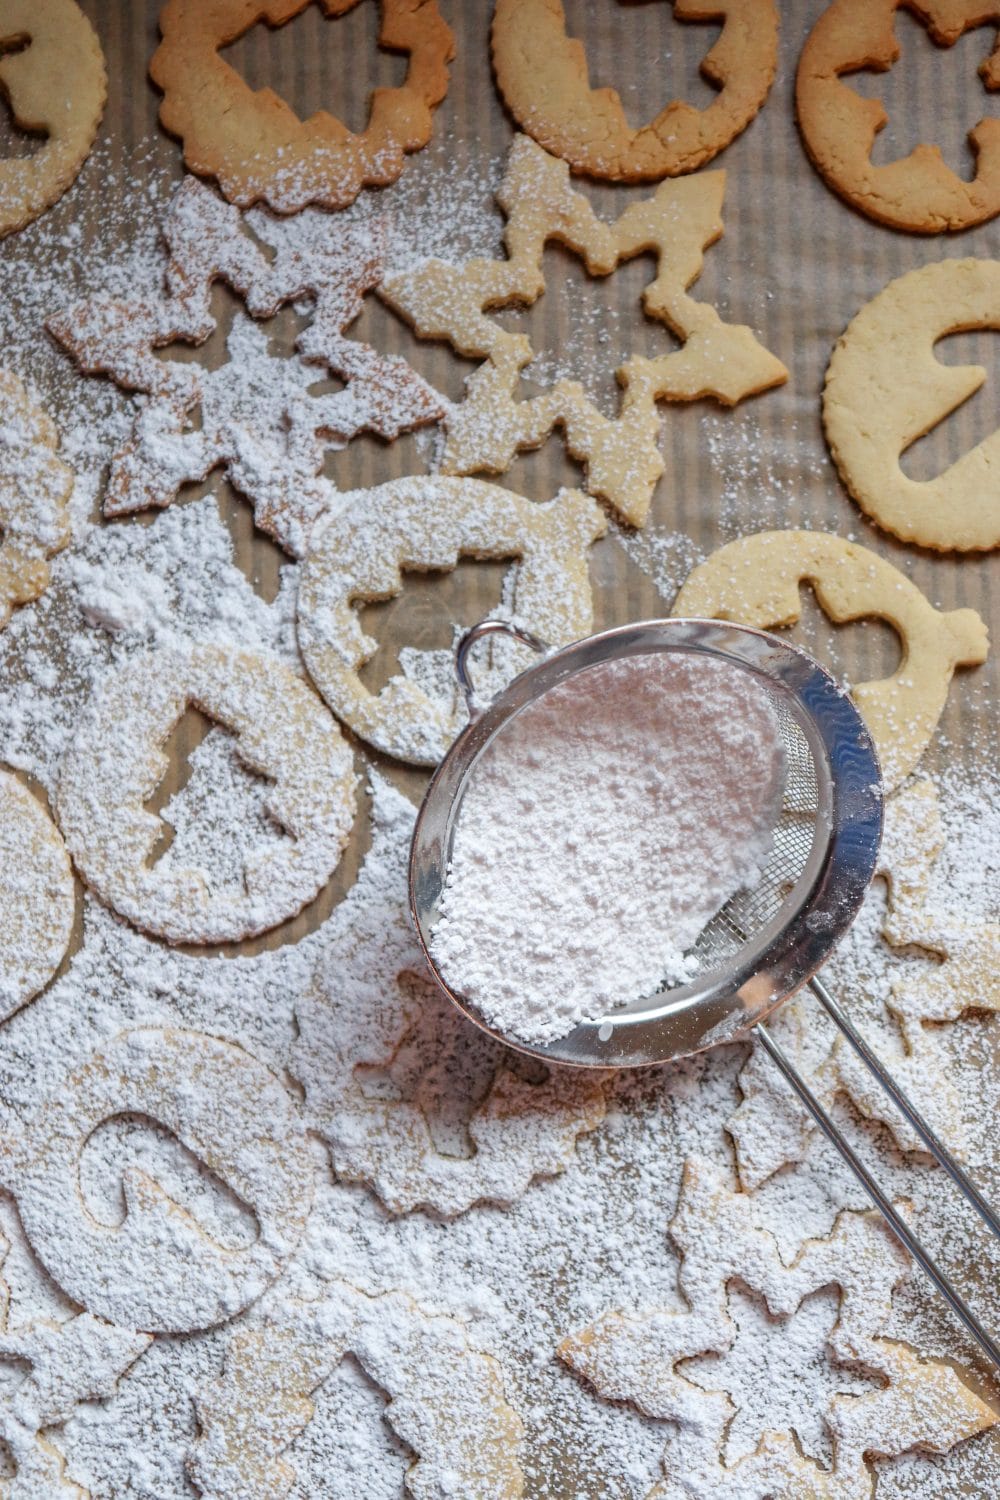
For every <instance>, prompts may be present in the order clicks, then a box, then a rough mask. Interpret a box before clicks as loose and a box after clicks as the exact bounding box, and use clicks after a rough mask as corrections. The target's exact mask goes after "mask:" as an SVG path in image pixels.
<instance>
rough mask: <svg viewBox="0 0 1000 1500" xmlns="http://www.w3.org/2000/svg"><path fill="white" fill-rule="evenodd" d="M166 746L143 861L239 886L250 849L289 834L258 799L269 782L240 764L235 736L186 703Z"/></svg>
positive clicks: (220, 884) (150, 806)
mask: <svg viewBox="0 0 1000 1500" xmlns="http://www.w3.org/2000/svg"><path fill="white" fill-rule="evenodd" d="M170 748H172V749H173V751H174V754H172V755H171V757H170V759H171V768H170V771H169V772H168V774H167V775H166V776H165V777H164V779H163V781H162V782H161V783H160V785H159V787H158V788H157V789H156V792H155V793H154V796H153V798H152V799H151V800H150V801H149V802H147V803H146V808H147V811H150V812H153V811H155V812H156V813H157V815H158V816H159V818H160V821H161V824H162V828H163V832H162V833H161V835H160V838H159V841H158V843H157V845H156V847H155V848H154V850H153V853H152V856H151V858H150V861H149V867H150V868H154V867H155V866H156V865H158V864H160V862H161V861H164V860H165V861H166V864H167V866H170V865H193V866H195V867H197V868H198V869H200V870H201V871H202V872H203V873H204V875H205V876H206V878H207V879H208V880H209V881H210V883H211V884H212V885H213V886H214V887H216V888H224V887H227V886H232V887H234V888H236V889H238V890H239V891H240V892H241V893H242V892H243V891H244V889H245V885H244V869H245V863H246V859H247V856H248V855H249V854H250V852H251V851H252V850H256V849H259V847H260V846H261V845H262V844H273V843H280V842H282V841H284V840H285V839H287V838H288V837H289V835H288V834H287V833H286V832H285V831H284V830H283V829H280V828H278V827H277V825H276V824H275V823H274V821H273V820H272V819H271V818H270V817H269V816H268V814H267V812H266V809H265V806H264V803H265V800H266V798H267V796H268V794H269V792H270V790H271V788H272V787H273V786H274V785H275V782H274V781H273V780H271V779H270V778H268V777H265V776H261V775H259V774H258V773H257V772H255V771H253V770H251V769H250V767H248V766H247V765H246V763H245V762H244V760H243V759H242V758H241V756H240V751H239V739H238V737H237V736H235V735H233V734H231V733H230V732H229V730H227V729H226V728H224V727H223V726H221V725H219V724H216V723H215V722H214V721H213V720H212V719H211V718H209V717H208V716H207V715H206V714H204V713H202V712H201V711H200V710H199V709H198V708H196V707H194V706H192V705H189V706H188V708H187V709H186V711H185V713H184V714H183V716H182V717H181V719H180V720H179V722H178V723H177V725H175V727H174V731H173V734H172V735H171V739H170Z"/></svg>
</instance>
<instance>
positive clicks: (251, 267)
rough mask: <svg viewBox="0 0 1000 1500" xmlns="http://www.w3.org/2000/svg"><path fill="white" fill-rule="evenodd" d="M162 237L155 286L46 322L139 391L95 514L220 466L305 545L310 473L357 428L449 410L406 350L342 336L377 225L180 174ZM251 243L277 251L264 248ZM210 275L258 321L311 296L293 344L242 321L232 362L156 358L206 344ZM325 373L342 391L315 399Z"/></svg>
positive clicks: (363, 288)
mask: <svg viewBox="0 0 1000 1500" xmlns="http://www.w3.org/2000/svg"><path fill="white" fill-rule="evenodd" d="M249 230H252V232H253V236H256V238H254V237H252V235H251V233H250V232H248V231H249ZM163 236H164V239H165V241H166V244H167V247H168V250H169V253H170V262H169V265H168V268H167V272H166V278H165V290H164V292H163V293H162V294H161V295H159V296H153V297H147V298H139V299H137V300H136V301H134V302H123V301H117V300H115V299H112V298H109V297H105V296H97V297H92V298H89V299H86V300H84V301H81V302H78V303H76V304H74V305H73V306H71V307H68V308H66V309H65V310H64V311H63V312H61V313H59V314H57V315H56V316H55V317H53V318H51V319H50V320H49V323H48V327H49V329H50V331H51V332H52V333H53V334H54V335H55V337H56V338H57V339H58V340H59V341H60V343H62V344H64V345H65V346H66V348H67V349H68V350H69V351H70V353H71V354H72V355H73V358H74V359H75V360H76V362H77V364H78V365H79V366H80V368H81V369H82V370H85V371H87V372H88V373H91V374H106V375H110V376H111V377H112V379H114V380H116V381H117V382H118V384H119V385H121V386H123V387H125V389H127V390H133V391H138V392H141V393H143V394H144V395H145V396H146V397H147V400H146V401H145V403H144V404H143V405H142V406H141V408H140V411H139V414H138V416H137V419H136V423H135V428H134V431H133V434H132V437H131V438H130V440H129V441H128V442H127V443H126V444H125V445H124V447H122V448H121V449H120V450H119V451H118V452H117V453H116V454H115V456H114V458H113V460H112V465H111V475H110V479H109V482H108V489H107V494H106V496H105V500H104V513H105V515H108V516H117V515H123V514H125V513H127V512H130V511H137V510H144V509H146V508H147V507H149V506H164V505H169V504H171V502H172V501H173V500H175V499H176V497H177V493H178V490H179V489H180V487H181V485H182V484H186V483H190V482H192V481H198V480H202V479H204V478H206V476H207V475H208V474H209V473H210V472H211V471H212V470H213V469H216V468H223V469H224V470H225V471H226V473H227V475H228V477H229V479H230V480H231V481H232V483H233V484H234V485H235V486H236V488H237V489H239V490H240V491H241V492H242V493H243V494H245V495H246V496H247V498H248V499H249V500H251V501H252V502H253V505H254V514H255V518H256V521H257V524H258V525H259V526H260V527H261V528H262V529H264V530H265V531H268V532H270V533H271V535H273V536H274V537H275V538H276V539H277V541H279V542H280V543H281V545H282V546H283V547H284V548H285V549H286V550H287V551H289V552H291V553H292V554H293V555H300V554H301V553H302V551H303V550H304V547H305V542H306V537H307V534H308V529H309V526H310V525H311V522H312V521H313V519H314V518H315V515H316V514H317V513H318V511H319V510H320V509H322V508H323V506H324V505H325V504H326V503H327V498H328V495H329V492H330V486H329V484H326V483H323V482H321V481H318V478H317V476H318V475H319V470H320V468H321V466H322V462H323V456H324V453H325V452H326V450H327V449H328V448H331V447H342V446H343V445H344V444H345V443H347V442H349V441H350V440H351V438H353V437H355V436H357V435H358V434H359V433H361V432H371V433H375V434H376V435H377V436H379V437H381V438H384V439H386V440H390V439H392V438H395V437H398V436H399V434H400V433H401V432H406V431H409V430H410V429H412V428H414V427H418V426H421V425H423V424H425V423H428V422H435V421H437V420H438V419H439V418H440V416H441V415H442V412H443V410H444V407H443V403H442V400H441V398H440V396H438V394H437V393H436V392H435V391H433V390H432V389H431V388H430V386H428V385H427V384H426V383H425V382H424V381H423V380H421V379H420V377H419V376H418V375H416V374H415V373H414V371H413V370H411V369H410V367H409V365H407V363H406V362H405V360H403V359H400V358H398V357H397V356H395V355H382V354H378V353H377V352H376V351H375V350H374V349H372V348H371V347H370V346H369V345H367V344H364V343H362V342H360V341H358V340H356V339H351V338H349V337H348V336H347V332H346V330H347V328H348V327H349V325H350V324H351V323H352V322H353V320H354V319H355V318H356V317H357V316H358V314H359V313H360V312H361V309H362V306H363V302H364V297H365V295H366V293H367V292H369V291H371V290H373V289H374V288H375V287H376V286H377V285H378V283H379V281H380V280H381V278H382V274H383V265H384V257H385V227H384V225H383V223H382V222H381V221H377V220H376V221H372V222H368V223H365V224H345V223H343V222H341V221H338V220H331V219H330V217H329V216H324V215H321V214H318V213H312V214H304V215H300V216H299V217H298V218H297V219H296V220H295V221H292V222H285V221H281V220H278V219H275V218H274V217H273V216H271V215H269V214H266V213H264V212H263V211H262V210H256V211H255V212H253V213H251V214H249V215H247V217H246V219H244V217H243V216H242V215H241V214H240V212H239V210H238V209H235V208H233V207H231V206H230V205H229V204H227V203H224V202H223V201H222V200H221V199H220V198H219V197H218V196H217V195H216V194H215V193H214V192H212V190H211V189H210V188H207V187H205V186H204V184H202V183H199V182H196V181H195V180H194V179H192V178H189V179H187V181H185V182H184V183H183V184H182V186H181V187H180V188H179V190H178V192H177V194H176V196H175V197H174V199H173V202H172V203H171V205H170V208H169V210H168V212H167V216H166V221H165V223H164V226H163ZM258 241H263V243H264V244H265V245H266V246H268V247H270V250H271V251H272V256H271V257H270V258H269V257H268V255H267V254H266V253H265V250H264V249H263V248H262V247H261V244H260V243H258ZM218 281H222V282H225V283H226V284H228V286H229V287H230V288H231V289H232V290H233V291H234V292H235V293H236V294H237V295H238V296H239V297H240V298H241V299H242V301H243V303H244V306H245V307H246V310H247V312H249V313H250V314H251V316H252V317H253V318H256V319H268V318H271V317H273V316H274V315H275V313H277V312H278V310H279V308H281V307H284V306H287V305H289V304H292V305H296V306H301V305H302V304H308V305H309V308H310V312H311V317H310V322H309V324H308V326H307V327H306V328H305V329H304V331H303V332H302V333H301V334H300V336H299V338H298V341H297V349H298V354H297V355H294V356H291V357H289V358H287V359H283V358H277V357H275V356H273V355H272V354H271V353H270V352H269V348H268V339H267V336H266V334H265V332H264V330H262V329H259V328H257V327H256V326H255V325H254V324H253V323H251V322H250V321H249V319H247V318H246V317H244V316H238V317H237V318H236V319H235V321H234V323H233V326H232V330H231V332H230V334H229V340H228V354H229V359H228V362H227V363H225V364H223V365H221V366H220V367H219V368H218V369H216V370H209V369H206V368H205V367H204V366H203V365H201V364H198V363H194V362H192V361H191V360H184V359H163V358H160V357H159V354H158V352H157V351H159V350H161V349H167V348H168V347H169V346H170V345H174V344H189V345H191V344H194V345H198V344H202V343H204V342H205V340H206V339H207V338H208V337H209V336H210V335H211V333H212V332H213V330H214V329H215V327H216V319H215V317H214V316H213V313H212V309H211V293H212V288H213V285H214V284H215V283H216V282H218ZM330 373H332V374H334V375H336V376H338V377H339V378H340V379H341V380H342V381H343V382H344V388H343V389H342V390H336V391H334V392H332V393H328V394H325V395H313V394H311V388H312V387H313V386H315V385H317V384H318V383H320V382H321V381H323V380H324V379H325V378H326V376H327V375H328V374H330Z"/></svg>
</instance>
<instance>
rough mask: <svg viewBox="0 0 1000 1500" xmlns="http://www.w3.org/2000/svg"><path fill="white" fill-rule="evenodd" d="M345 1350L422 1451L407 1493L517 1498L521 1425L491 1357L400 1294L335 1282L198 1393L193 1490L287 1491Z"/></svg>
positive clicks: (246, 1342) (255, 1338)
mask: <svg viewBox="0 0 1000 1500" xmlns="http://www.w3.org/2000/svg"><path fill="white" fill-rule="evenodd" d="M347 1354H352V1355H353V1356H354V1358H355V1359H356V1360H357V1361H358V1363H359V1364H360V1365H361V1367H362V1369H363V1370H364V1371H365V1372H366V1374H367V1375H368V1377H369V1379H370V1380H372V1381H374V1382H375V1383H376V1384H377V1385H378V1386H379V1387H380V1388H381V1389H382V1390H384V1391H386V1392H387V1393H388V1396H389V1404H388V1407H387V1410H386V1418H387V1420H388V1422H389V1424H390V1426H391V1427H392V1428H393V1429H394V1430H395V1431H396V1433H397V1434H398V1435H399V1437H400V1438H402V1439H403V1441H404V1442H406V1443H407V1444H408V1445H409V1446H410V1447H411V1448H412V1449H413V1451H414V1453H415V1454H416V1455H417V1459H416V1462H415V1464H414V1465H413V1467H412V1468H411V1469H410V1471H409V1473H408V1474H407V1476H406V1488H407V1493H408V1494H410V1495H412V1496H414V1497H416V1500H422V1497H425V1500H432V1497H435V1496H445V1495H455V1496H459V1495H460V1496H461V1497H462V1500H520V1497H521V1496H522V1495H523V1494H524V1475H523V1473H522V1469H521V1456H522V1448H523V1442H524V1429H523V1426H522V1423H521V1419H520V1417H519V1416H518V1415H517V1413H516V1412H515V1411H514V1409H513V1408H512V1407H511V1406H510V1405H509V1403H508V1401H507V1399H506V1396H505V1394H504V1385H503V1374H502V1371H501V1368H500V1366H499V1364H498V1363H497V1361H496V1360H495V1359H494V1358H493V1357H492V1356H491V1355H489V1354H485V1353H483V1352H482V1351H481V1350H479V1349H476V1348H475V1347H474V1346H473V1345H472V1343H471V1342H470V1340H469V1336H468V1334H467V1333H466V1330H465V1329H464V1328H463V1327H462V1325H461V1324H460V1323H457V1322H456V1321H455V1320H454V1319H452V1318H447V1317H440V1316H438V1317H435V1316H433V1315H432V1314H430V1313H427V1312H425V1311H424V1310H423V1309H422V1308H421V1307H419V1306H418V1305H417V1303H415V1302H414V1301H413V1300H412V1298H410V1297H408V1296H407V1295H406V1294H405V1293H404V1292H397V1291H392V1292H384V1293H382V1295H381V1296H374V1297H373V1296H366V1295H365V1293H364V1292H360V1291H357V1290H356V1289H355V1288H354V1287H352V1286H349V1285H348V1284H347V1283H346V1282H342V1281H338V1282H334V1283H333V1284H332V1285H331V1286H330V1287H329V1288H328V1290H327V1292H326V1295H325V1296H324V1297H323V1298H322V1299H321V1300H319V1301H316V1302H304V1301H299V1302H296V1301H292V1300H290V1299H285V1300H284V1301H283V1302H281V1303H280V1304H279V1306H278V1308H277V1309H276V1310H274V1311H271V1310H269V1314H268V1322H267V1324H266V1325H265V1326H264V1327H254V1328H248V1329H245V1330H243V1331H241V1332H240V1333H238V1334H237V1335H236V1336H235V1338H234V1339H233V1340H232V1342H231V1343H230V1345H229V1348H228V1350H227V1352H226V1363H225V1368H224V1370H223V1372H222V1374H221V1375H220V1377H219V1379H218V1380H216V1381H215V1382H214V1383H213V1384H212V1385H211V1386H210V1387H208V1388H207V1389H206V1390H204V1391H203V1392H202V1393H201V1395H200V1396H199V1397H198V1398H197V1403H196V1404H197V1411H198V1423H199V1435H198V1438H197V1439H196V1441H195V1443H194V1444H193V1447H192V1450H191V1454H190V1457H189V1460H188V1471H189V1473H190V1475H191V1477H192V1479H193V1480H194V1482H195V1483H196V1484H197V1486H198V1488H199V1490H200V1491H201V1492H202V1493H203V1494H205V1495H211V1496H214V1497H220V1500H221V1497H225V1496H229V1497H232V1500H237V1497H240V1496H254V1497H255V1500H256V1497H264V1496H268V1497H278V1496H283V1495H287V1494H289V1493H290V1492H291V1491H292V1489H293V1488H294V1487H295V1485H296V1477H297V1476H296V1470H295V1457H294V1453H289V1451H288V1450H289V1448H290V1446H291V1444H292V1442H293V1441H294V1439H295V1438H296V1437H297V1436H298V1435H299V1434H300V1433H302V1432H303V1431H304V1430H305V1429H306V1428H307V1427H308V1425H309V1423H310V1421H311V1420H312V1417H313V1413H314V1411H315V1405H314V1402H313V1400H312V1397H313V1396H314V1394H315V1392H316V1391H317V1390H318V1388H319V1386H320V1385H321V1384H322V1383H323V1381H324V1380H327V1379H328V1378H329V1376H330V1374H331V1373H332V1371H333V1370H335V1369H336V1367H337V1365H338V1364H339V1363H340V1361H341V1360H342V1359H343V1358H344V1356H345V1355H347Z"/></svg>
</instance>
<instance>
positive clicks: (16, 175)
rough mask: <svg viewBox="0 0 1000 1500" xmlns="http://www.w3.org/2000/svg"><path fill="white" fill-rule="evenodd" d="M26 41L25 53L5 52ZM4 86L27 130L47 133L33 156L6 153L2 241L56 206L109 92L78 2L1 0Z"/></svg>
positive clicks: (0, 204)
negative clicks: (5, 236) (15, 44)
mask: <svg viewBox="0 0 1000 1500" xmlns="http://www.w3.org/2000/svg"><path fill="white" fill-rule="evenodd" d="M25 40H26V41H27V42H28V45H27V46H26V47H25V48H24V49H23V50H18V51H14V52H9V51H7V49H8V48H10V47H11V45H12V44H14V43H19V42H22V41H25ZM0 89H2V90H3V93H4V94H5V96H6V97H7V99H8V100H9V102H10V109H11V114H12V115H13V118H14V122H15V124H17V125H19V126H20V127H21V129H22V130H38V131H44V132H45V137H46V138H45V141H44V143H43V144H42V145H40V146H39V148H38V150H37V151H35V152H34V153H33V154H32V155H31V156H27V157H20V158H12V157H8V158H0V238H2V237H3V236H4V235H5V234H10V233H11V231H12V230H14V229H23V228H24V226H25V225H26V224H30V223H31V221H32V219H37V218H38V215H39V214H41V213H44V212H45V210H46V209H47V208H51V206H52V204H53V203H55V201H56V199H57V198H61V197H62V195H63V193H64V192H65V191H66V189H67V188H68V187H69V186H70V184H71V183H72V182H74V181H75V180H76V175H77V173H78V172H79V170H80V168H81V167H82V166H83V164H84V162H85V161H86V159H87V157H88V156H89V154H90V148H91V146H92V145H93V144H94V137H95V136H96V135H97V127H98V125H99V124H100V123H101V116H102V114H103V113H104V104H105V100H106V99H107V96H108V76H107V72H106V70H105V67H104V53H103V52H102V51H101V44H100V42H99V41H98V40H97V36H96V34H95V32H94V28H93V27H92V26H91V24H90V22H89V21H88V20H87V17H86V16H85V15H84V14H83V11H82V10H81V9H80V7H79V6H78V5H77V4H75V0H2V3H0Z"/></svg>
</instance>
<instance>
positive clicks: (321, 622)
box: [299, 478, 606, 765]
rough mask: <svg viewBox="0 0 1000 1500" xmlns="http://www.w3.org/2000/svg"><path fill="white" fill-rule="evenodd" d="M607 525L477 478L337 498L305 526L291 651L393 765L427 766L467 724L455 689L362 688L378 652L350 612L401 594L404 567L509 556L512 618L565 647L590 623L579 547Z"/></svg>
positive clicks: (583, 509) (588, 503)
mask: <svg viewBox="0 0 1000 1500" xmlns="http://www.w3.org/2000/svg"><path fill="white" fill-rule="evenodd" d="M605 524H606V523H605V521H604V517H603V516H602V514H601V512H600V509H599V508H598V507H597V506H596V505H595V504H594V502H593V501H592V500H589V499H588V498H587V496H586V495H581V494H580V493H579V491H577V490H562V491H560V493H559V495H557V497H556V498H555V499H554V500H550V501H549V502H548V503H547V504H545V505H539V504H536V503H535V502H534V501H531V500H525V499H524V498H523V496H521V495H516V494H514V493H513V491H511V490H503V489H500V488H499V487H498V486H497V485H492V484H483V483H482V481H480V480H476V479H443V478H427V479H420V478H413V479H397V480H393V481H391V482H390V483H389V484H384V485H381V486H379V487H378V488H377V489H374V490H355V491H353V492H352V493H350V494H346V495H343V496H341V497H339V499H338V502H337V504H336V506H335V508H334V509H333V510H332V511H331V512H330V513H329V514H328V515H327V516H325V517H324V518H323V519H322V520H321V521H320V522H319V523H318V524H317V525H316V527H315V529H314V531H313V534H312V542H311V545H310V548H309V551H308V553H307V556H306V563H305V567H304V569H303V573H302V580H301V583H300V585H299V644H300V646H301V647H302V654H303V656H304V657H305V660H306V665H307V667H308V668H309V672H310V675H311V676H312V678H313V680H314V682H315V683H316V685H317V687H318V688H319V690H320V692H321V693H322V694H323V696H324V698H325V699H326V701H327V703H329V705H330V707H331V708H332V709H333V711H334V713H336V714H337V715H339V717H340V718H342V719H343V720H344V722H345V723H347V724H349V725H350V727H351V728H352V729H353V730H354V732H355V734H359V735H360V736H361V738H362V739H364V740H367V741H368V743H369V744H372V745H374V746H375V747H376V749H378V750H382V751H384V752H385V754H387V755H394V756H396V757H397V758H398V759H400V760H406V761H411V762H412V763H414V764H415V765H436V763H437V762H438V761H439V760H440V759H441V757H442V756H443V755H444V753H445V751H446V750H447V748H448V746H449V745H450V744H451V742H452V740H453V739H454V738H455V736H456V734H457V733H458V732H459V730H460V729H461V727H462V725H463V723H464V722H465V714H464V707H463V705H461V704H460V703H459V702H458V701H457V696H456V695H455V694H453V693H452V694H451V697H450V699H449V701H446V702H442V701H441V700H440V699H432V698H431V697H430V696H429V695H428V693H427V692H426V691H425V690H424V688H422V687H421V686H420V685H419V683H417V682H414V681H412V680H411V679H409V678H407V677H405V676H397V677H394V678H393V679H392V680H391V681H390V682H388V683H387V684H386V686H385V687H384V688H383V689H382V690H381V692H379V693H372V692H370V691H369V689H368V688H367V687H366V686H365V684H364V683H363V682H362V680H361V677H360V675H359V672H360V668H361V667H362V666H363V665H364V663H365V662H366V661H369V660H370V659H371V657H372V656H374V654H375V652H376V650H377V649H378V646H377V642H375V641H373V640H371V638H370V637H368V636H366V635H364V633H363V632H362V629H361V623H360V620H359V618H358V613H359V609H360V606H361V605H362V604H363V603H365V602H367V601H369V600H374V599H391V598H392V597H393V596H394V595H396V594H398V593H400V591H401V590H402V587H403V570H404V569H410V570H419V571H428V570H437V569H449V568H453V567H455V565H456V563H457V562H458V560H459V558H460V557H478V558H517V559H518V560H519V561H518V569H517V574H516V580H515V583H514V591H513V604H512V609H513V613H514V614H515V615H516V617H517V619H518V621H519V622H521V623H523V624H524V625H525V626H526V627H527V628H528V629H529V630H531V631H533V632H534V633H535V634H536V635H538V636H540V637H541V638H542V639H543V640H545V641H547V642H549V643H550V644H552V645H555V646H564V645H566V644H567V643H568V642H569V641H574V640H578V639H579V637H580V636H583V635H586V634H587V633H588V632H589V630H590V628H591V621H592V604H591V592H590V573H589V567H588V551H589V548H590V544H591V543H592V542H593V541H594V540H595V539H596V538H597V537H599V536H601V535H602V534H603V532H604V529H605ZM511 675H513V673H512V674H511ZM449 692H451V689H450V688H449Z"/></svg>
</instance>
